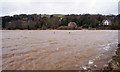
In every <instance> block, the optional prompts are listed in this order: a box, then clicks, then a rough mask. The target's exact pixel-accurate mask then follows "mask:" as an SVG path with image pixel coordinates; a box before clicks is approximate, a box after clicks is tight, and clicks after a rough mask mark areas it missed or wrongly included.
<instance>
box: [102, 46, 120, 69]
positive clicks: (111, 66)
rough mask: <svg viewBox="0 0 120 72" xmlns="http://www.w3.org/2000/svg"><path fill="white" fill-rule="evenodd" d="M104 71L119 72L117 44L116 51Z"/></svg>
mask: <svg viewBox="0 0 120 72" xmlns="http://www.w3.org/2000/svg"><path fill="white" fill-rule="evenodd" d="M104 70H110V71H120V44H118V49H117V51H116V52H115V54H114V55H113V57H112V60H111V61H110V62H109V63H108V66H106V67H105V68H104Z"/></svg>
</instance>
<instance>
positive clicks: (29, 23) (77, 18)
mask: <svg viewBox="0 0 120 72" xmlns="http://www.w3.org/2000/svg"><path fill="white" fill-rule="evenodd" d="M59 15H60V14H59ZM59 15H42V14H40V15H37V14H31V15H26V14H21V15H14V16H3V17H2V29H6V30H15V29H21V30H24V29H28V30H34V29H41V30H43V29H60V27H61V26H62V27H63V29H66V26H68V23H69V22H75V23H76V24H77V26H78V28H77V29H79V28H88V27H92V28H96V29H112V30H118V29H120V15H100V14H95V15H90V14H84V15H75V14H70V15H62V16H59ZM103 20H110V21H111V25H108V26H103V25H100V24H101V23H102V22H103ZM64 27H65V28H64Z"/></svg>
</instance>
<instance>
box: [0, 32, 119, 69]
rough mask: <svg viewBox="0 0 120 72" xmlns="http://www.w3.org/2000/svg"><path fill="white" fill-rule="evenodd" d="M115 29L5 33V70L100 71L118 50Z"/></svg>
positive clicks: (3, 45)
mask: <svg viewBox="0 0 120 72" xmlns="http://www.w3.org/2000/svg"><path fill="white" fill-rule="evenodd" d="M117 40H118V31H115V30H114V31H112V30H108V31H106V30H95V31H92V30H90V31H88V30H3V31H2V69H3V70H83V69H84V70H86V69H92V70H98V69H101V68H103V67H104V66H105V65H106V64H107V63H108V61H110V59H111V57H112V55H113V52H115V50H116V49H117Z"/></svg>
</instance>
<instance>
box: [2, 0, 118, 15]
mask: <svg viewBox="0 0 120 72" xmlns="http://www.w3.org/2000/svg"><path fill="white" fill-rule="evenodd" d="M118 2H119V0H0V16H5V15H15V14H35V13H37V14H86V13H89V14H103V15H108V14H115V15H117V14H118Z"/></svg>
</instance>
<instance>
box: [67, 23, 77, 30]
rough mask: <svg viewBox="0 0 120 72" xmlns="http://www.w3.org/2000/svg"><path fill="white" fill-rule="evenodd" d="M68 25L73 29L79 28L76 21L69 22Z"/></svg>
mask: <svg viewBox="0 0 120 72" xmlns="http://www.w3.org/2000/svg"><path fill="white" fill-rule="evenodd" d="M68 27H71V28H72V29H76V28H77V24H76V23H75V22H69V23H68Z"/></svg>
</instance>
